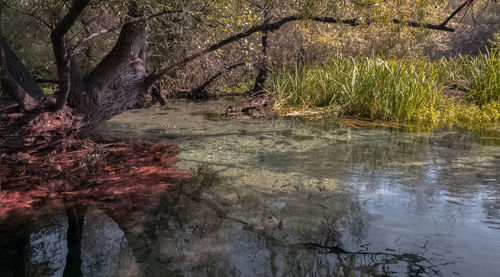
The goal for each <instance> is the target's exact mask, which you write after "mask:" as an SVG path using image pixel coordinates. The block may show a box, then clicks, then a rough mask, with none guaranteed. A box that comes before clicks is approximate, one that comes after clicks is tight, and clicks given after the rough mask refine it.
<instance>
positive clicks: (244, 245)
mask: <svg viewBox="0 0 500 277" xmlns="http://www.w3.org/2000/svg"><path fill="white" fill-rule="evenodd" d="M226 182H228V180H225V181H224V180H221V179H220V178H219V177H218V176H217V175H216V174H215V173H214V171H212V170H211V169H209V168H206V167H203V168H201V169H199V170H198V171H197V174H196V175H195V176H194V177H193V178H191V179H189V181H186V182H183V184H182V185H179V186H177V187H175V188H172V189H170V190H169V191H168V192H167V193H165V194H164V195H163V196H162V197H161V200H160V201H159V204H158V205H157V206H156V208H154V209H151V210H140V209H137V210H134V211H124V212H125V213H127V215H126V216H125V215H124V214H120V213H117V212H116V209H113V208H111V207H110V206H109V203H108V204H107V205H106V209H104V210H100V209H99V208H98V206H96V205H95V203H92V205H87V204H85V203H84V202H74V203H66V204H65V205H60V209H59V210H57V209H56V211H55V212H52V214H51V216H50V217H47V216H45V219H40V221H37V222H35V223H34V224H32V225H31V226H30V227H29V228H26V227H25V230H26V232H24V234H22V235H20V236H19V237H20V238H19V239H17V240H15V241H14V242H12V240H11V245H2V249H5V248H3V247H4V246H5V247H8V248H7V249H12V248H14V247H13V245H12V244H16V248H17V249H25V250H21V251H20V252H19V253H17V254H16V255H13V254H12V253H2V254H1V255H2V257H1V258H2V263H1V266H0V267H1V268H0V271H1V272H2V274H3V275H6V276H9V275H20V274H21V275H27V276H61V275H62V274H63V272H64V275H65V276H175V275H189V276H247V275H257V276H326V275H347V276H350V275H359V276H373V275H392V274H401V273H403V274H410V275H412V276H426V275H436V274H439V272H438V271H437V270H436V269H434V267H435V265H433V264H431V263H430V262H428V261H427V260H426V259H425V258H423V257H420V256H419V255H416V254H398V253H392V252H390V251H388V252H387V253H374V252H368V251H364V250H363V249H357V248H356V247H357V246H356V245H357V242H359V241H361V240H362V236H363V234H364V232H365V229H366V227H367V225H368V222H369V221H370V220H371V219H372V217H371V216H370V215H369V214H368V213H367V212H366V211H365V210H364V208H363V205H362V204H361V203H360V202H359V201H358V202H356V201H354V200H353V199H352V198H350V197H349V196H348V195H345V194H338V193H336V194H332V195H328V198H329V202H330V203H333V204H332V205H330V206H322V205H323V204H321V203H316V205H313V204H312V203H315V202H316V201H317V199H319V198H320V197H325V192H320V191H318V192H313V191H310V192H309V193H308V194H304V195H303V196H302V197H298V196H297V195H288V194H287V193H281V194H279V195H275V194H272V193H269V194H263V193H262V192H257V191H255V190H252V189H251V188H248V189H247V190H244V191H238V192H233V191H231V189H230V188H229V187H228V186H226V185H225V183H226ZM250 204H251V205H250ZM120 205H121V204H120ZM238 205H239V206H240V209H239V210H238V209H236V210H235V209H234V207H235V206H238ZM346 207H347V209H346ZM112 211H113V212H112ZM44 213H46V211H44ZM38 223H42V224H41V225H36V224H38ZM11 227H13V226H11ZM2 237H4V235H3V236H2ZM10 237H11V238H12V236H10ZM2 241H4V240H3V239H2ZM2 244H3V243H2ZM344 244H346V245H344ZM358 248H359V247H358ZM350 249H351V250H350ZM2 252H3V251H2ZM20 259H22V263H21V262H20V261H19V260H20ZM21 264H22V265H21ZM13 265H17V268H16V269H14V267H13Z"/></svg>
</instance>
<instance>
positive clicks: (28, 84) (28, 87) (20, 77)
mask: <svg viewBox="0 0 500 277" xmlns="http://www.w3.org/2000/svg"><path fill="white" fill-rule="evenodd" d="M2 47H3V50H4V53H5V63H6V67H7V71H8V74H9V75H10V76H11V77H12V78H13V79H14V80H15V81H16V82H17V83H18V84H19V86H21V87H22V88H23V90H24V91H25V92H26V93H27V94H28V95H30V96H31V97H32V98H33V99H36V100H40V99H41V98H42V97H43V92H42V90H41V89H40V86H39V85H38V84H37V82H36V80H35V79H34V78H33V76H32V75H31V73H30V72H29V71H28V70H27V69H26V67H24V65H23V64H22V62H21V61H20V60H19V58H18V57H17V56H16V54H15V53H14V51H13V50H12V49H11V48H10V46H9V44H8V43H7V41H6V40H5V39H4V38H2Z"/></svg>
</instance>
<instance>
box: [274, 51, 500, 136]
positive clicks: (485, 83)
mask: <svg viewBox="0 0 500 277" xmlns="http://www.w3.org/2000/svg"><path fill="white" fill-rule="evenodd" d="M268 88H269V90H271V91H272V92H273V93H274V97H275V108H276V110H277V111H278V112H279V111H283V110H287V109H289V108H290V107H302V108H305V109H310V108H314V107H321V108H327V109H328V110H329V111H330V113H331V114H332V115H333V116H338V117H357V118H367V119H371V120H383V121H391V122H405V123H411V124H415V125H418V126H428V127H429V128H435V127H445V126H446V127H452V126H458V127H465V128H468V129H479V128H487V127H491V126H495V125H496V124H497V123H498V122H500V59H499V57H498V52H497V51H493V52H488V53H486V54H481V55H479V56H475V57H469V56H466V57H459V58H454V59H445V58H443V59H441V60H438V61H432V62H431V61H428V60H425V59H422V58H400V59H395V58H394V59H382V58H375V57H348V56H342V55H338V56H335V57H332V58H331V59H329V60H327V61H324V62H317V63H312V64H307V65H299V64H295V65H293V66H288V67H283V68H272V75H271V78H270V79H269V83H268Z"/></svg>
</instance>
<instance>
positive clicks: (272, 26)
mask: <svg viewBox="0 0 500 277" xmlns="http://www.w3.org/2000/svg"><path fill="white" fill-rule="evenodd" d="M299 20H311V21H315V22H323V23H335V24H347V25H349V26H359V25H370V24H371V23H374V22H376V21H377V20H376V19H366V20H360V19H358V18H353V19H339V18H334V17H311V18H304V17H302V16H298V15H292V16H288V17H284V18H282V19H280V20H278V21H276V22H273V23H264V24H260V25H256V26H254V27H252V28H250V29H248V30H246V31H244V32H241V33H238V34H235V35H232V36H230V37H228V38H226V39H223V40H221V41H219V42H216V43H214V44H212V45H210V46H209V47H207V48H206V49H204V50H202V51H200V52H196V53H194V54H192V55H190V56H188V57H186V58H184V59H182V60H180V61H178V62H175V63H173V64H171V65H169V66H168V67H166V68H164V69H162V70H160V71H158V72H157V73H156V74H152V75H150V76H149V77H148V78H146V80H145V85H146V87H150V86H152V85H153V84H154V83H155V82H156V81H157V80H159V79H160V78H161V77H162V76H164V75H166V74H169V73H171V72H173V71H174V70H176V69H177V68H179V67H181V66H183V65H185V64H186V63H188V62H190V61H192V60H194V59H197V58H199V57H201V56H204V55H206V54H208V53H210V52H213V51H215V50H218V49H220V48H222V47H224V46H226V45H228V44H230V43H232V42H235V41H237V40H240V39H242V38H245V37H248V36H250V35H252V34H254V33H257V32H266V31H276V30H278V29H280V28H281V27H282V26H283V25H285V24H286V23H289V22H292V21H299ZM391 22H392V23H395V24H403V23H404V24H407V25H408V26H410V27H420V28H425V29H431V30H439V31H446V32H454V31H455V29H453V28H449V27H446V26H441V25H434V24H430V23H420V22H415V21H402V20H399V19H393V20H392V21H391Z"/></svg>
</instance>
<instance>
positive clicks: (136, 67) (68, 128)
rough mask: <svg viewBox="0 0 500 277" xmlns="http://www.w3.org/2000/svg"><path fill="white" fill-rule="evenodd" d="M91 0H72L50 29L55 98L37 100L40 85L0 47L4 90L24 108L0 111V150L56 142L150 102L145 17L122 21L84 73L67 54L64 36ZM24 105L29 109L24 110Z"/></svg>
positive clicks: (37, 149)
mask: <svg viewBox="0 0 500 277" xmlns="http://www.w3.org/2000/svg"><path fill="white" fill-rule="evenodd" d="M89 2H90V1H89V0H77V1H74V4H73V6H72V7H71V8H70V9H69V11H68V13H67V14H66V16H65V17H64V18H63V19H62V20H61V22H59V24H58V25H57V26H56V28H55V29H54V30H53V32H52V35H51V40H52V45H53V49H54V54H55V57H56V66H57V75H58V78H59V90H58V93H57V96H56V97H57V100H56V101H54V100H52V101H41V100H43V99H42V98H43V97H41V95H42V94H41V90H40V87H39V86H38V85H37V84H36V82H35V81H34V80H33V78H32V77H31V76H30V75H29V73H28V71H27V70H26V69H25V67H24V66H23V65H22V64H21V62H20V60H19V59H18V58H17V57H16V56H15V54H14V52H13V51H11V50H10V48H9V47H8V46H5V47H0V50H2V51H1V53H2V64H3V65H4V66H2V91H6V92H8V94H9V95H11V96H12V98H13V100H15V101H16V102H17V103H18V104H19V106H20V107H21V108H23V109H24V110H25V112H22V111H19V112H17V113H9V114H0V137H2V140H1V142H0V152H18V151H24V152H40V151H43V150H44V149H51V148H53V147H54V146H56V145H60V144H61V140H62V139H65V138H68V137H72V136H75V135H78V134H79V133H80V132H81V131H82V130H86V129H89V128H92V127H95V126H97V125H98V124H100V123H101V122H103V121H104V120H107V119H109V118H111V117H113V116H115V115H118V114H120V113H122V112H124V111H126V110H129V109H132V108H133V107H134V106H136V107H137V106H149V105H150V103H148V100H151V99H150V98H148V97H147V93H148V91H149V90H150V88H149V87H150V86H146V85H145V84H144V83H145V78H146V77H147V71H146V69H147V60H146V57H147V55H145V51H146V22H145V20H131V22H129V23H127V24H125V25H124V26H123V27H122V29H121V32H120V35H119V38H118V40H117V42H116V45H115V46H114V48H113V49H112V50H111V52H110V53H109V54H108V55H107V56H106V57H105V58H104V59H103V60H102V61H101V62H100V63H99V64H98V65H97V66H96V67H95V69H94V70H93V71H91V72H90V73H89V74H88V75H87V76H84V77H82V76H81V75H80V72H79V70H78V66H77V64H76V63H75V62H74V59H71V57H70V56H69V52H68V49H69V47H68V45H67V42H66V38H65V36H66V33H67V32H68V30H69V28H70V27H71V26H72V25H73V24H74V23H75V20H76V18H77V17H78V15H79V14H80V13H81V12H82V11H83V9H84V8H85V7H86V6H87V5H88V4H89ZM131 3H132V5H131V7H132V9H131V11H130V15H131V16H132V17H133V18H139V19H140V16H141V14H140V13H138V12H137V9H134V7H136V5H133V3H134V1H132V2H131ZM0 37H1V32H0ZM3 45H6V44H5V43H2V46H3ZM28 100H29V101H28ZM54 102H55V103H54ZM66 103H67V105H65V104H66ZM28 106H29V107H30V109H29V110H31V111H32V112H26V110H28V109H27V107H28ZM32 106H36V109H35V108H33V107H32Z"/></svg>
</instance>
